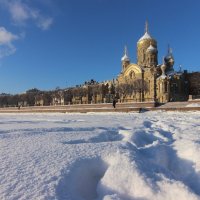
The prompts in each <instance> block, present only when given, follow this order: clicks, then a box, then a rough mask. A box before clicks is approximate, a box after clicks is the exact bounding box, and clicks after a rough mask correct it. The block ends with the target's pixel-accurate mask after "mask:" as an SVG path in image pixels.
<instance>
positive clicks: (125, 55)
mask: <svg viewBox="0 0 200 200" xmlns="http://www.w3.org/2000/svg"><path fill="white" fill-rule="evenodd" d="M121 61H122V62H124V61H127V62H130V59H129V57H128V50H127V47H126V46H125V48H124V56H123V57H122V58H121Z"/></svg>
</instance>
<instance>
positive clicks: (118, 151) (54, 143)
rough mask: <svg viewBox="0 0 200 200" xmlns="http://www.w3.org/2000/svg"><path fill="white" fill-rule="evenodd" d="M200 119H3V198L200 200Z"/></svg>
mask: <svg viewBox="0 0 200 200" xmlns="http://www.w3.org/2000/svg"><path fill="white" fill-rule="evenodd" d="M199 133H200V112H187V113H179V112H148V113H141V114H138V113H128V114H122V113H113V114H111V113H109V114H107V113H100V114H94V113H90V114H22V115H17V114H4V115H3V114H1V115H0V162H1V165H0V186H1V187H0V199H2V200H4V199H5V200H7V199H9V200H16V199H21V200H22V199H23V200H25V199H34V200H35V199H45V200H47V199H48V200H53V199H57V200H174V199H181V200H188V199H190V200H198V199H200V157H199V155H198V152H199V150H200V134H199Z"/></svg>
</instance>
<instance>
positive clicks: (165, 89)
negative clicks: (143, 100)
mask: <svg viewBox="0 0 200 200" xmlns="http://www.w3.org/2000/svg"><path fill="white" fill-rule="evenodd" d="M164 87H165V88H164V91H165V92H167V82H165V85H164Z"/></svg>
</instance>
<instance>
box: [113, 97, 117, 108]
mask: <svg viewBox="0 0 200 200" xmlns="http://www.w3.org/2000/svg"><path fill="white" fill-rule="evenodd" d="M116 103H117V102H116V100H115V99H113V108H115V107H116Z"/></svg>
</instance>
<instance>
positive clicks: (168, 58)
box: [164, 47, 174, 68]
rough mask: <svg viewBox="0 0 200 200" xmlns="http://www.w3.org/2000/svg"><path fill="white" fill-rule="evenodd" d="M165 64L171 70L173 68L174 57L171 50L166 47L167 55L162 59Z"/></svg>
mask: <svg viewBox="0 0 200 200" xmlns="http://www.w3.org/2000/svg"><path fill="white" fill-rule="evenodd" d="M164 60H165V63H166V65H167V66H168V67H170V68H172V67H173V66H174V56H173V54H172V49H171V48H170V47H168V53H167V55H166V56H165V58H164Z"/></svg>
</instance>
